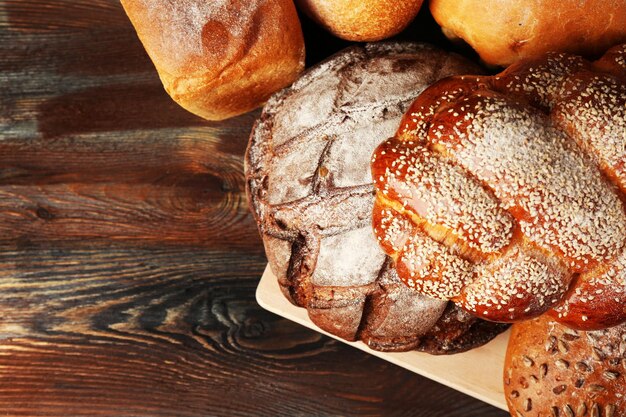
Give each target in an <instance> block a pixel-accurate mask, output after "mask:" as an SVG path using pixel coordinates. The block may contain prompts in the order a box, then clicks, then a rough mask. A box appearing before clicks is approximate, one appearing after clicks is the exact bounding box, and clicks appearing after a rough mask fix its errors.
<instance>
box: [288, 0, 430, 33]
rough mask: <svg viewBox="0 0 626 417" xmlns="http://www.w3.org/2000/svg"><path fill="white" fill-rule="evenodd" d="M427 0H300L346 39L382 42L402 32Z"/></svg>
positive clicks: (307, 10) (311, 13) (311, 14)
mask: <svg viewBox="0 0 626 417" xmlns="http://www.w3.org/2000/svg"><path fill="white" fill-rule="evenodd" d="M422 2H423V0H407V1H395V0H369V1H362V0H296V4H297V5H298V7H299V8H301V9H302V10H303V11H304V12H305V13H306V14H307V15H308V16H309V17H311V18H312V19H313V20H315V21H316V22H317V23H319V24H320V25H322V26H324V27H325V28H326V30H328V31H329V32H331V33H332V34H334V35H335V36H338V37H340V38H342V39H346V40H350V41H358V42H364V41H367V42H370V41H378V40H381V39H386V38H389V37H391V36H393V35H396V34H398V33H400V32H401V31H402V30H404V28H406V27H407V26H408V24H409V23H411V21H413V19H414V18H415V16H416V15H417V13H418V12H419V10H420V7H421V6H422Z"/></svg>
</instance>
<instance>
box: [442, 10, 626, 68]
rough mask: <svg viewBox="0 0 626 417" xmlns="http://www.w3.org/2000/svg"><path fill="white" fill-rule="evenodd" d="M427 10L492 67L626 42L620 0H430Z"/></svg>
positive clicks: (588, 51) (597, 50)
mask: <svg viewBox="0 0 626 417" xmlns="http://www.w3.org/2000/svg"><path fill="white" fill-rule="evenodd" d="M430 11H431V12H432V15H433V16H434V18H435V20H437V22H438V23H439V24H440V25H441V27H442V28H443V31H444V33H445V34H446V35H447V36H448V37H449V38H452V39H454V38H461V39H463V40H465V41H466V42H467V43H469V44H470V45H471V46H472V47H473V48H474V49H475V50H476V51H477V52H478V54H479V55H480V57H481V58H482V59H483V60H484V61H485V62H487V63H489V64H493V65H509V64H511V63H513V62H517V61H519V60H521V59H525V58H533V57H537V56H539V55H542V54H544V53H546V52H570V53H577V54H583V55H599V54H601V53H603V52H604V51H606V50H607V49H608V48H610V47H611V46H613V45H615V44H618V43H620V42H624V41H626V1H623V0H583V1H574V0H563V1H551V0H533V1H527V0H431V1H430Z"/></svg>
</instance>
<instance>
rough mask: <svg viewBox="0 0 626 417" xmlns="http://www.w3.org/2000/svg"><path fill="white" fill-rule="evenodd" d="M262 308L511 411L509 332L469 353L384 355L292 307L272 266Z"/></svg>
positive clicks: (260, 290) (264, 280) (260, 297)
mask: <svg viewBox="0 0 626 417" xmlns="http://www.w3.org/2000/svg"><path fill="white" fill-rule="evenodd" d="M256 299H257V302H258V303H259V305H260V306H261V307H263V308H264V309H266V310H268V311H271V312H272V313H274V314H277V315H279V316H282V317H285V318H287V319H289V320H291V321H294V322H296V323H298V324H301V325H303V326H305V327H308V328H310V329H313V330H315V331H317V332H320V333H322V334H325V335H327V336H329V337H332V338H334V339H337V340H339V341H340V342H343V343H345V344H348V345H350V346H353V347H355V348H357V349H360V350H362V351H364V352H367V353H369V354H372V355H374V356H377V357H379V358H381V359H384V360H386V361H388V362H391V363H393V364H395V365H398V366H401V367H403V368H406V369H408V370H410V371H411V372H415V373H417V374H420V375H422V376H425V377H427V378H429V379H432V380H434V381H437V382H439V383H441V384H443V385H446V386H448V387H451V388H453V389H455V390H457V391H460V392H462V393H464V394H467V395H470V396H472V397H474V398H477V399H479V400H481V401H484V402H486V403H488V404H491V405H493V406H494V407H498V408H500V409H502V410H508V409H507V406H506V401H505V399H504V391H503V386H502V373H503V367H504V356H505V353H506V345H507V341H508V338H509V332H505V333H503V334H501V335H499V336H498V337H496V338H495V339H494V340H492V341H491V342H489V343H488V344H486V345H484V346H482V347H480V348H478V349H473V350H471V351H469V352H465V353H459V354H456V355H448V356H433V355H428V354H425V353H422V352H402V353H384V352H378V351H375V350H372V349H370V348H369V347H368V346H367V345H365V344H364V343H362V342H348V341H345V340H343V339H341V338H339V337H337V336H334V335H332V334H330V333H328V332H325V331H323V330H321V329H320V328H318V327H317V326H316V325H315V324H313V322H312V321H311V320H310V319H309V317H308V315H307V312H306V310H305V309H303V308H299V307H296V306H294V305H293V304H291V303H290V302H289V301H288V300H287V299H286V298H285V296H284V295H283V294H282V292H281V291H280V288H279V286H278V281H277V279H276V277H275V276H274V274H273V273H272V271H271V270H270V267H269V265H268V266H267V267H266V268H265V272H264V273H263V276H262V277H261V281H260V282H259V286H258V287H257V291H256Z"/></svg>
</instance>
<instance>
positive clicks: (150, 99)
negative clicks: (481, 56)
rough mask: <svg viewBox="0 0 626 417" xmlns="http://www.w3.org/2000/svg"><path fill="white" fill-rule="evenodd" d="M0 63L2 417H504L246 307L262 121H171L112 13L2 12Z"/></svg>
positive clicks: (172, 110)
mask: <svg viewBox="0 0 626 417" xmlns="http://www.w3.org/2000/svg"><path fill="white" fill-rule="evenodd" d="M305 28H306V31H307V33H306V38H307V41H308V42H309V43H310V44H311V43H313V44H312V45H311V48H310V51H312V54H310V55H309V57H310V58H309V62H314V61H316V60H319V59H322V58H324V57H325V56H327V55H328V54H330V53H331V52H333V51H334V50H337V49H338V48H339V47H341V46H343V45H344V44H343V43H341V42H336V41H333V40H332V38H330V37H329V36H328V35H325V34H323V33H322V32H319V30H318V29H317V28H316V27H315V26H314V25H312V24H310V22H307V23H306V25H305ZM316 30H318V32H315V31H316ZM437 38H439V39H440V35H437ZM319 40H322V41H324V42H330V43H332V45H330V46H326V45H322V42H319ZM315 42H317V43H315ZM0 56H1V57H2V59H0V414H3V415H25V416H32V415H42V416H43V415H45V416H57V415H58V416H65V415H84V416H87V415H133V416H135V415H136V416H207V415H232V416H249V415H284V416H295V415H363V416H365V415H394V416H395V415H397V416H404V415H406V416H409V415H419V416H425V417H434V416H450V417H455V416H457V417H461V416H464V417H465V416H484V417H496V416H498V417H502V416H504V415H506V413H503V412H501V411H498V410H496V409H494V408H492V407H489V406H487V405H485V404H482V403H480V402H479V401H476V400H473V399H471V398H469V397H467V396H464V395H462V394H460V393H457V392H455V391H453V390H451V389H448V388H445V387H442V386H440V385H438V384H435V383H433V382H431V381H428V380H426V379H424V378H421V377H419V376H417V375H414V374H412V373H410V372H407V371H404V370H402V369H400V368H398V367H395V366H393V365H390V364H388V363H385V362H383V361H381V360H378V359H376V358H374V357H372V356H370V355H366V354H364V353H361V352H358V351H355V350H353V349H351V348H349V347H347V346H344V345H343V344H341V343H339V342H336V341H333V340H331V339H328V338H326V337H323V336H321V335H319V334H318V333H315V332H312V331H309V330H307V329H305V328H303V327H301V326H298V325H296V324H294V323H291V322H289V321H287V320H284V319H281V318H279V317H277V316H275V315H273V314H270V313H268V312H265V311H264V310H262V309H261V308H260V307H259V306H258V305H257V303H256V302H255V300H254V291H255V288H256V285H257V282H258V278H259V277H260V275H261V273H262V270H263V268H264V266H265V263H266V260H265V257H264V255H263V248H262V245H261V242H260V239H259V238H258V235H257V231H256V227H255V224H254V221H253V219H252V216H251V215H250V214H249V213H248V207H247V202H246V199H245V194H244V188H243V187H244V184H243V174H242V172H243V165H242V164H243V162H242V161H243V153H244V151H245V146H246V143H247V137H248V134H249V130H250V127H251V125H252V123H253V121H254V119H255V117H256V116H257V115H258V112H253V113H251V114H248V115H244V116H242V117H239V118H235V119H232V120H229V121H226V122H222V123H209V122H205V121H202V120H200V119H198V118H196V117H194V116H192V115H190V114H188V113H186V112H185V111H184V110H182V109H180V108H179V107H178V106H176V105H175V104H174V103H173V102H172V101H171V100H170V99H169V98H168V97H167V95H166V94H165V93H164V92H163V90H162V87H161V85H160V82H159V80H158V77H157V75H156V73H155V71H154V69H153V67H152V64H151V63H150V61H149V59H148V58H147V56H146V54H145V52H144V51H143V49H142V47H141V44H140V43H139V41H138V40H137V38H136V36H135V34H134V31H133V29H132V27H131V25H130V24H129V23H128V21H127V19H126V17H125V15H124V13H123V11H122V9H121V7H120V4H119V2H118V1H116V0H89V1H88V0H41V1H34V0H3V1H0Z"/></svg>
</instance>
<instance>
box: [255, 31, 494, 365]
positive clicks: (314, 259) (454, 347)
mask: <svg viewBox="0 0 626 417" xmlns="http://www.w3.org/2000/svg"><path fill="white" fill-rule="evenodd" d="M476 71H477V69H476V68H475V67H473V66H472V65H471V64H469V63H467V62H466V61H464V60H463V59H462V58H460V57H458V56H456V55H453V54H450V53H447V52H443V51H440V50H438V49H435V48H433V47H431V46H428V45H422V44H408V43H379V44H368V45H365V46H363V47H352V48H349V49H346V50H344V51H342V52H340V53H339V54H337V55H335V56H333V57H331V58H330V59H329V60H327V61H326V62H324V63H322V64H320V65H318V66H316V67H314V68H312V69H310V70H309V71H307V72H306V73H305V75H303V76H302V77H301V78H300V79H299V80H298V81H296V82H295V83H294V84H293V86H291V87H289V88H286V89H284V90H283V91H281V92H279V93H277V94H276V95H274V96H273V97H272V98H271V99H270V100H269V102H268V103H267V105H266V106H265V109H264V111H263V114H262V115H261V117H260V119H259V121H258V122H257V124H256V125H255V127H254V129H253V132H252V135H251V138H250V144H249V146H248V151H247V154H246V180H247V187H248V196H249V199H250V203H251V207H252V210H253V212H254V215H255V217H256V219H257V222H258V225H259V229H260V232H261V235H262V237H263V242H264V244H265V249H266V253H267V256H268V260H269V263H270V267H271V269H272V272H273V273H274V274H275V275H276V276H277V277H278V281H279V283H280V286H281V288H282V290H283V292H284V293H285V295H286V296H287V297H288V298H289V299H290V300H291V302H292V303H294V304H296V305H298V306H302V307H305V308H306V309H307V310H308V312H309V316H310V318H311V320H312V321H313V322H315V323H316V324H317V325H318V326H319V327H320V328H322V329H324V330H326V331H328V332H330V333H332V334H335V335H337V336H340V337H342V338H344V339H347V340H363V341H364V342H366V343H367V344H368V345H369V346H370V347H372V348H374V349H378V350H387V351H400V350H410V349H420V350H425V351H428V352H430V353H452V352H458V351H462V350H467V349H469V348H472V347H475V346H477V345H480V344H482V343H485V342H486V341H488V340H490V339H491V338H492V337H494V336H495V335H496V334H498V333H499V332H501V331H502V330H503V329H504V327H503V326H498V325H493V324H486V323H485V322H483V321H480V320H477V319H475V318H473V317H471V316H470V315H468V314H467V313H464V312H462V311H461V310H459V309H457V308H456V307H455V306H454V305H453V304H448V303H447V302H445V301H440V300H434V299H430V298H426V297H423V296H419V295H417V294H416V293H415V292H413V291H411V290H409V289H408V288H407V287H405V286H404V284H402V283H401V282H400V280H399V279H398V277H397V275H396V272H395V270H394V269H393V268H391V263H390V261H389V259H388V258H387V257H386V256H385V254H384V253H383V252H382V251H381V249H380V248H379V246H378V244H377V243H376V241H375V239H374V235H373V232H372V227H371V214H372V207H373V203H374V196H373V184H372V179H371V178H370V174H369V162H370V157H371V154H372V151H373V150H374V148H375V147H376V146H377V145H378V144H379V143H380V142H381V141H382V140H384V139H385V138H387V137H389V136H390V135H392V134H393V132H394V131H395V129H396V128H397V127H398V123H399V121H400V118H401V116H402V114H403V112H404V111H405V110H406V108H407V106H408V105H409V104H410V102H411V101H412V100H413V99H414V98H415V97H416V96H417V95H418V94H419V93H420V92H421V91H422V90H424V89H425V88H426V87H427V86H428V85H430V84H431V83H433V82H434V81H436V80H438V79H440V78H442V77H445V76H449V75H453V74H459V73H467V72H476Z"/></svg>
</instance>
